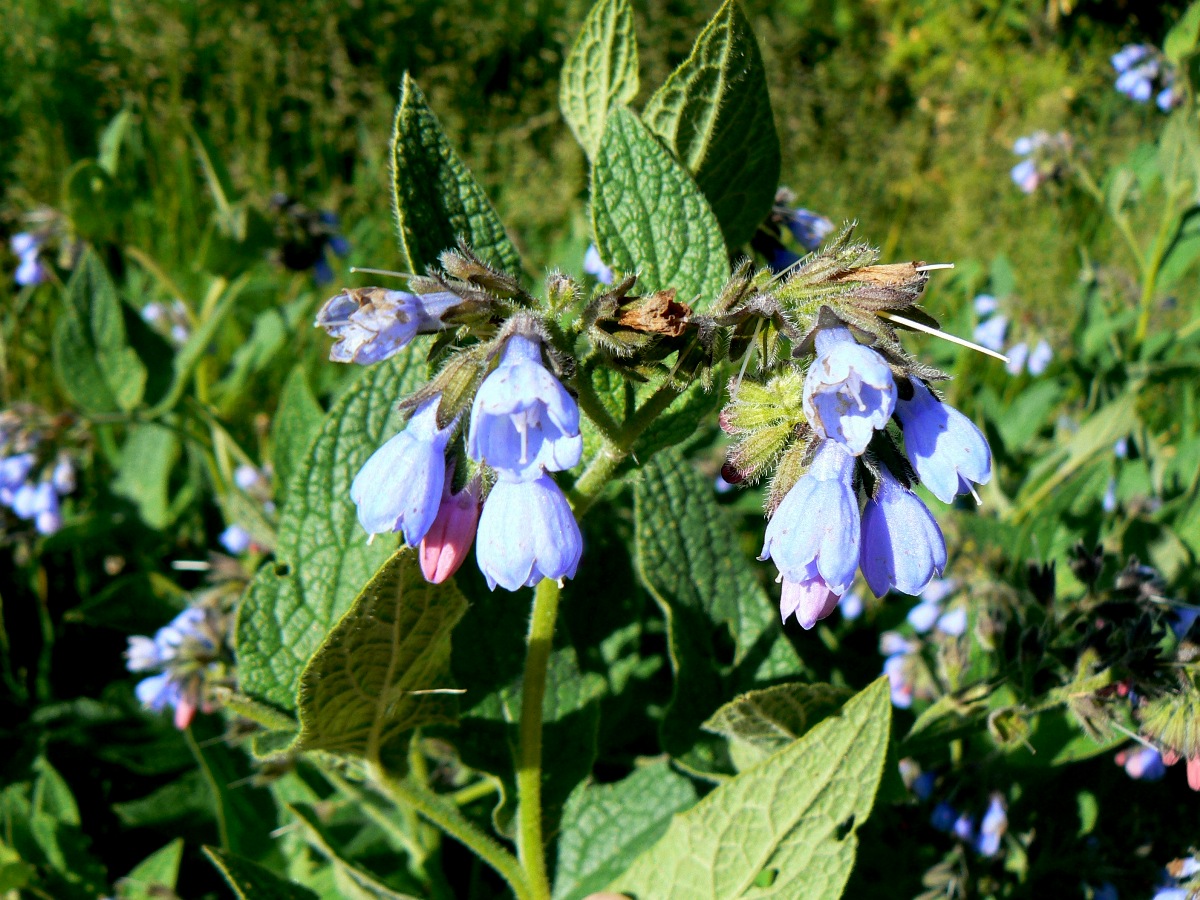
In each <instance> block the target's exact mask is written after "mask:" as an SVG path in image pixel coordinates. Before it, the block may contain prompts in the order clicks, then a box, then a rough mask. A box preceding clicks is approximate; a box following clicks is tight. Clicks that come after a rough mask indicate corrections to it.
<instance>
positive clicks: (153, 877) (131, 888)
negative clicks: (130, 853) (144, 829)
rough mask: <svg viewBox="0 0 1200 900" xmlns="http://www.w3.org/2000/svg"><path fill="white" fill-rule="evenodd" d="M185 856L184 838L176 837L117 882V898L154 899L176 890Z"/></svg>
mask: <svg viewBox="0 0 1200 900" xmlns="http://www.w3.org/2000/svg"><path fill="white" fill-rule="evenodd" d="M182 858H183V838H176V839H175V840H173V841H171V843H169V844H167V845H166V846H165V847H163V848H162V849H161V850H156V851H155V852H154V853H152V854H150V855H149V856H147V857H146V858H145V859H143V860H142V861H141V862H140V863H138V864H137V865H136V866H134V867H133V869H132V870H131V871H130V872H129V874H128V875H126V876H125V877H124V878H122V879H121V880H120V882H118V884H117V900H154V898H155V897H160V896H162V894H163V892H164V891H174V890H175V882H176V881H177V880H178V878H179V862H180V860H181V859H182Z"/></svg>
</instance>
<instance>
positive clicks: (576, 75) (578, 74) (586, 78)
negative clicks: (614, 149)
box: [558, 0, 639, 160]
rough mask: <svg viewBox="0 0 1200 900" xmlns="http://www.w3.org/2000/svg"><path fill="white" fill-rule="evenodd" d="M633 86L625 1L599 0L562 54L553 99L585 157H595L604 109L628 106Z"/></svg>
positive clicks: (634, 65)
mask: <svg viewBox="0 0 1200 900" xmlns="http://www.w3.org/2000/svg"><path fill="white" fill-rule="evenodd" d="M638 86H639V85H638V55H637V41H636V40H635V38H634V31H633V8H632V6H631V5H630V3H629V0H600V2H599V3H597V4H596V5H595V6H593V7H592V11H591V12H590V13H588V17H587V19H586V20H585V21H584V23H583V30H582V31H581V32H580V33H579V37H578V38H576V40H575V45H574V46H573V47H572V48H571V52H570V53H568V54H567V61H566V63H564V64H563V71H562V84H561V87H560V89H559V100H558V103H559V106H560V107H561V108H562V112H563V118H565V119H566V120H567V124H568V125H569V126H570V127H571V131H572V132H574V134H575V139H576V140H577V141H579V144H580V146H581V147H583V149H584V152H585V153H587V155H588V158H589V159H593V160H594V159H595V158H596V151H597V150H598V149H599V147H600V136H601V135H602V134H604V122H605V120H606V119H607V118H608V111H609V110H610V109H612V108H613V107H614V106H622V105H626V104H629V103H632V102H633V100H634V98H635V97H637V93H638Z"/></svg>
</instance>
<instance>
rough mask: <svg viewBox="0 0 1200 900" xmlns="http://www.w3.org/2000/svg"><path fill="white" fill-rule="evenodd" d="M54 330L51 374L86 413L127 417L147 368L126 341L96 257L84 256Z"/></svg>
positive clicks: (114, 292)
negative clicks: (53, 374) (112, 413)
mask: <svg viewBox="0 0 1200 900" xmlns="http://www.w3.org/2000/svg"><path fill="white" fill-rule="evenodd" d="M64 300H65V302H64V304H63V310H62V314H61V315H60V316H59V318H58V322H57V323H56V325H55V328H54V341H53V356H54V370H55V372H56V374H57V375H58V380H59V383H60V384H61V385H62V388H63V390H64V391H65V392H66V393H67V395H68V396H69V397H70V398H71V400H72V401H74V402H75V403H76V404H77V405H78V406H79V407H80V408H81V409H83V410H85V411H87V412H93V413H103V412H118V411H124V412H128V411H129V410H132V409H133V408H134V407H136V406H137V405H138V404H139V403H141V401H142V394H143V392H144V391H145V389H146V367H145V366H144V365H143V364H142V361H141V359H139V358H138V355H137V353H135V352H134V350H133V348H132V347H130V346H129V344H128V343H127V341H126V337H125V322H124V321H123V319H122V313H121V301H120V299H119V298H118V297H117V289H116V286H115V285H114V284H113V282H112V278H110V277H109V274H108V270H107V269H105V268H104V263H102V262H101V261H100V258H99V257H98V256H97V255H96V253H95V251H93V250H91V249H88V250H85V251H84V254H83V256H82V257H81V258H80V260H79V263H78V265H76V267H75V274H74V275H72V276H71V280H70V282H68V283H67V289H66V292H65V295H64Z"/></svg>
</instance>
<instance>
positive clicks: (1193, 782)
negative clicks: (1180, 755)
mask: <svg viewBox="0 0 1200 900" xmlns="http://www.w3.org/2000/svg"><path fill="white" fill-rule="evenodd" d="M1187 778H1188V787H1190V788H1191V789H1192V790H1193V791H1200V756H1193V757H1192V758H1191V759H1189V760H1188V761H1187Z"/></svg>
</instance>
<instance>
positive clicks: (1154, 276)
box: [1133, 195, 1179, 345]
mask: <svg viewBox="0 0 1200 900" xmlns="http://www.w3.org/2000/svg"><path fill="white" fill-rule="evenodd" d="M1178 200H1179V197H1178V195H1172V196H1171V199H1170V202H1168V203H1167V204H1166V208H1165V209H1164V210H1163V217H1162V220H1161V221H1160V222H1159V225H1158V232H1157V233H1156V234H1155V235H1154V243H1153V244H1152V245H1151V246H1150V252H1149V254H1148V255H1147V259H1146V265H1145V268H1144V269H1143V271H1142V296H1141V298H1140V299H1139V301H1138V321H1137V329H1136V330H1135V331H1134V334H1133V339H1134V342H1135V343H1136V344H1138V345H1141V343H1142V342H1143V341H1145V340H1146V333H1147V332H1148V331H1149V330H1150V314H1151V312H1153V310H1154V295H1155V293H1156V291H1157V289H1158V273H1159V270H1160V269H1161V268H1162V263H1163V259H1164V258H1165V257H1166V255H1167V250H1168V249H1169V248H1170V246H1171V240H1172V238H1173V237H1174V236H1175V229H1176V227H1177V223H1178V218H1177V215H1176V211H1175V210H1176V206H1177V204H1178Z"/></svg>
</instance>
